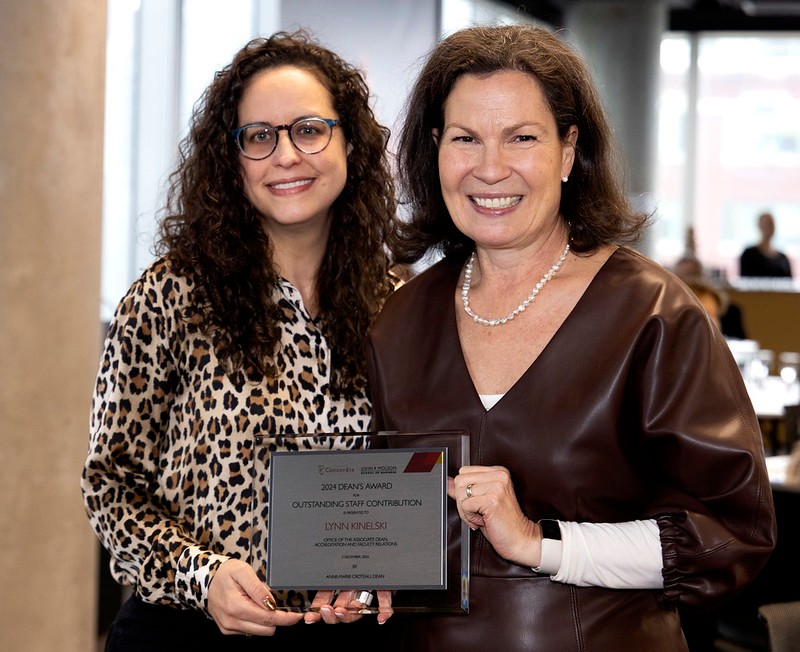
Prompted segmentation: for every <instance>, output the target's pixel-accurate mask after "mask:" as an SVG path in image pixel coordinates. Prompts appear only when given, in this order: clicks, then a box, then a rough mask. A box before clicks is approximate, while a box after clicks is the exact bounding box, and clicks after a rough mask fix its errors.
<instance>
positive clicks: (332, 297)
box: [156, 30, 396, 392]
mask: <svg viewBox="0 0 800 652" xmlns="http://www.w3.org/2000/svg"><path fill="white" fill-rule="evenodd" d="M285 65H288V66H295V67H298V68H302V69H304V70H308V71H309V72H311V73H312V74H314V75H315V76H316V77H317V78H318V79H319V81H320V82H321V83H322V85H323V86H324V87H325V88H326V89H327V90H328V92H329V93H330V95H331V98H332V100H333V106H334V108H335V109H336V111H337V112H338V114H339V117H340V120H341V127H342V129H343V133H344V135H345V138H346V140H347V143H348V145H349V146H350V148H351V151H350V153H349V156H348V166H347V182H346V185H345V187H344V190H343V191H342V193H341V194H340V195H339V197H338V198H337V199H336V201H335V202H334V204H333V207H332V219H331V228H330V235H329V238H328V243H327V248H326V252H325V257H324V260H323V262H322V265H321V268H320V271H319V276H318V279H317V296H318V297H319V315H318V318H317V321H318V323H319V324H320V325H321V328H322V329H323V332H324V334H325V336H326V337H327V339H328V343H329V345H330V349H331V354H332V374H331V378H332V383H331V384H332V387H333V389H334V390H336V391H340V392H344V391H351V390H355V389H363V388H364V387H365V385H366V368H365V356H364V341H365V337H366V332H367V330H368V329H369V327H370V326H371V325H372V322H373V320H374V318H375V317H376V316H377V313H378V311H379V310H380V308H381V306H382V305H383V302H384V300H385V299H386V297H387V296H388V295H389V294H390V293H391V290H392V287H393V284H392V281H391V276H390V274H389V267H390V260H389V256H388V253H387V251H386V246H385V242H386V239H387V237H389V234H390V233H392V231H393V229H394V221H395V210H396V204H395V195H394V187H393V180H392V176H391V172H390V169H389V164H388V154H387V143H388V139H389V130H388V129H387V128H386V127H383V126H381V125H380V124H378V122H377V121H376V119H375V116H374V114H373V112H372V109H371V108H370V105H369V99H370V96H369V90H368V88H367V85H366V82H365V81H364V78H363V76H362V74H361V72H360V71H359V70H358V69H356V68H355V67H354V66H352V65H351V64H348V63H347V62H345V61H343V60H342V59H341V58H340V57H339V56H337V55H336V54H335V53H333V52H331V51H330V50H328V49H326V48H324V47H322V46H321V45H319V44H318V43H316V42H315V41H314V40H313V39H312V38H311V37H310V35H309V34H307V33H306V32H304V31H303V30H300V31H297V32H292V33H288V32H278V33H276V34H274V35H272V36H271V37H269V38H256V39H254V40H252V41H250V42H249V43H248V44H247V45H245V46H244V47H243V48H242V49H241V50H240V51H239V52H238V53H237V54H236V55H235V57H234V58H233V61H232V62H231V63H230V64H229V65H228V66H226V67H225V68H224V69H222V70H220V71H219V72H217V74H216V75H215V77H214V80H213V82H212V83H211V85H210V86H209V87H208V89H207V90H206V92H205V93H204V95H203V96H202V98H201V99H200V101H199V102H198V104H197V105H196V107H195V110H194V114H193V117H192V121H191V126H190V131H189V133H188V135H187V136H186V138H185V139H184V140H183V141H182V142H181V145H180V161H179V164H178V166H177V168H176V170H175V171H174V172H173V173H172V175H171V176H170V180H169V188H168V196H167V203H166V209H165V216H164V217H163V218H162V219H161V222H160V233H159V238H158V242H157V245H156V249H157V252H158V253H159V254H162V255H164V256H165V257H167V259H168V260H169V261H170V264H171V266H172V268H173V269H174V270H175V271H176V272H177V273H180V274H185V275H188V276H190V277H192V278H193V279H194V280H195V284H196V291H197V296H198V301H197V305H196V306H195V308H194V310H193V311H192V313H193V314H191V315H187V318H190V319H193V320H195V321H197V322H198V323H199V324H200V326H201V328H202V329H203V331H204V332H206V333H207V334H208V335H209V336H210V337H211V338H212V340H213V342H214V346H215V349H216V352H217V355H218V357H219V358H220V360H221V361H222V362H223V364H224V365H225V366H226V369H227V370H228V371H229V372H234V371H247V372H248V373H251V374H252V373H256V374H261V375H264V376H268V377H274V376H276V375H278V374H280V372H281V370H280V369H277V368H276V364H275V357H276V355H275V354H276V352H277V348H278V346H279V343H280V329H279V327H278V319H277V317H276V315H277V313H278V310H279V307H278V305H277V304H276V302H275V300H274V298H273V290H274V288H275V285H276V283H277V282H278V280H279V279H278V275H277V273H276V271H275V268H274V265H273V261H272V254H271V247H270V240H269V237H268V235H267V233H266V231H265V229H264V227H263V218H262V216H261V215H260V214H259V213H258V212H257V211H256V209H255V208H254V207H253V205H252V204H251V203H250V201H249V200H248V199H247V198H246V196H245V192H244V184H243V179H242V173H241V165H240V159H239V151H238V149H237V146H236V143H235V142H234V140H233V138H232V137H231V135H230V132H231V129H233V128H235V127H237V126H238V124H237V120H238V117H237V111H238V107H239V103H240V101H241V99H242V95H243V93H244V91H245V89H246V88H247V86H248V83H249V82H250V80H251V79H252V78H253V77H254V76H255V75H257V74H258V73H260V72H262V71H264V70H266V69H269V68H273V67H277V66H285Z"/></svg>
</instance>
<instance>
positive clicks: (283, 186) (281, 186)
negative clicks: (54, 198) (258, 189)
mask: <svg viewBox="0 0 800 652" xmlns="http://www.w3.org/2000/svg"><path fill="white" fill-rule="evenodd" d="M312 181H313V180H312V179H298V180H297V181H287V182H286V183H273V184H270V188H274V189H275V190H289V189H291V188H299V187H300V186H307V185H308V184H310V183H311V182H312Z"/></svg>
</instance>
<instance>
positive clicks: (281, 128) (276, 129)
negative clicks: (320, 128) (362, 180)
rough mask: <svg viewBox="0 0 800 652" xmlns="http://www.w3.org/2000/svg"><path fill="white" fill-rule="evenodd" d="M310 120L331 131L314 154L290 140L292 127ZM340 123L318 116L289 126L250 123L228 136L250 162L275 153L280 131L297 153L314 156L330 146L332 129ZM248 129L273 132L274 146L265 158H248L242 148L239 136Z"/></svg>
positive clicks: (234, 130)
mask: <svg viewBox="0 0 800 652" xmlns="http://www.w3.org/2000/svg"><path fill="white" fill-rule="evenodd" d="M310 120H318V121H320V122H324V123H325V124H326V125H328V128H329V129H330V130H331V132H330V136H329V137H328V142H327V143H325V147H323V148H322V149H318V150H317V151H316V152H306V151H305V150H303V149H300V147H299V146H298V145H297V143H295V142H294V138H292V129H293V128H294V126H295V125H296V124H298V123H300V122H308V121H310ZM341 122H342V121H341V120H339V119H333V118H321V117H319V116H310V117H306V118H297V120H295V121H294V122H290V123H289V124H283V125H271V124H269V123H268V122H251V123H249V124H246V125H242V126H241V127H236V129H231V132H230V134H231V137H232V138H233V140H234V142H235V143H236V147H237V148H238V150H239V152H240V153H241V154H242V156H244V157H245V158H248V159H250V160H251V161H263V160H264V159H266V158H269V157H270V156H272V155H273V154H274V153H275V150H276V149H278V141H279V140H280V132H281V131H285V132H286V133H287V135H288V136H289V142H290V143H291V144H292V147H294V148H295V149H296V150H297V151H298V152H301V153H303V154H308V155H310V156H313V155H314V154H319V153H320V152H322V151H324V150H325V148H326V147H327V146H328V145H330V144H331V140H333V128H334V127H336V126H341ZM250 127H269V128H270V129H272V130H273V131H274V132H275V144H274V145H273V147H272V151H270V153H269V154H267V155H266V156H260V157H255V156H250V155H249V154H248V153H247V152H245V151H244V147H242V141H241V138H240V136H241V134H242V132H243V131H244V130H245V129H249V128H250Z"/></svg>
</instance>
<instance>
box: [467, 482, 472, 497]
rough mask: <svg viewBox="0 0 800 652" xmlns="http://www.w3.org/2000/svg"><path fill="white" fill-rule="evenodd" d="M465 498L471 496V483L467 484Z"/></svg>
mask: <svg viewBox="0 0 800 652" xmlns="http://www.w3.org/2000/svg"><path fill="white" fill-rule="evenodd" d="M467 498H472V485H471V484H468V485H467Z"/></svg>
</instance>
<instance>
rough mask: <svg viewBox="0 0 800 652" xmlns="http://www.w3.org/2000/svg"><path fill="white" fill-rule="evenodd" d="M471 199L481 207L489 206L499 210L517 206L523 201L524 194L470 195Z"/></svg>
mask: <svg viewBox="0 0 800 652" xmlns="http://www.w3.org/2000/svg"><path fill="white" fill-rule="evenodd" d="M469 198H470V200H471V201H472V203H473V204H475V205H476V206H480V207H481V208H489V209H491V210H499V209H503V208H511V207H512V206H516V205H517V204H519V203H520V202H521V201H522V195H512V196H510V197H491V198H490V197H473V196H472V195H470V197H469Z"/></svg>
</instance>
